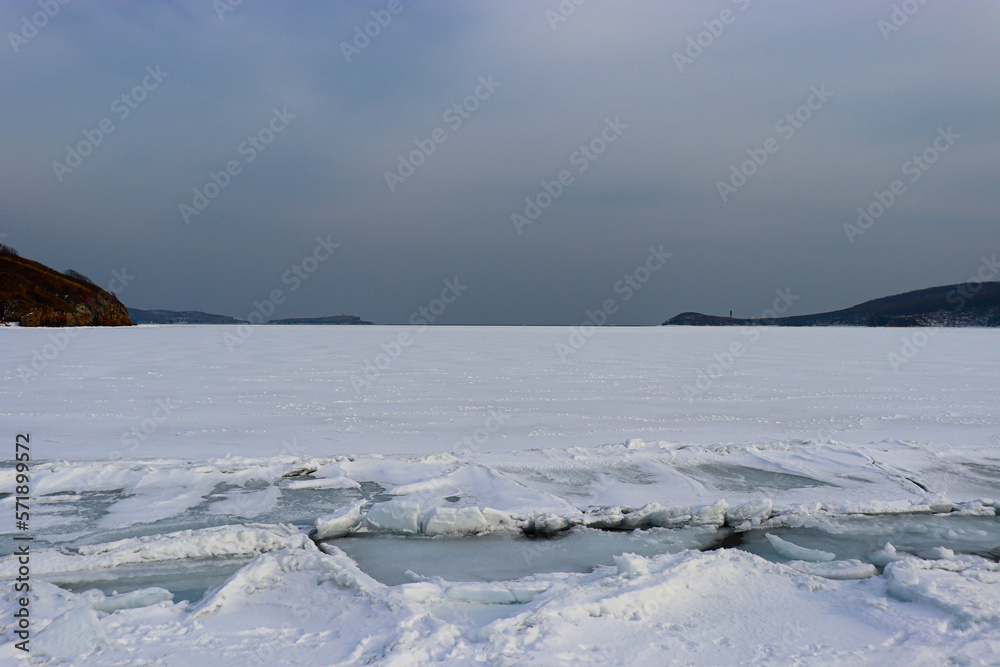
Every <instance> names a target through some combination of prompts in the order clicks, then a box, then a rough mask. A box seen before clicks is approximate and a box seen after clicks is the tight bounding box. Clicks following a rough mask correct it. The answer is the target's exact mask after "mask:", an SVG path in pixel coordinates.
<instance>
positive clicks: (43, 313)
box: [0, 243, 132, 327]
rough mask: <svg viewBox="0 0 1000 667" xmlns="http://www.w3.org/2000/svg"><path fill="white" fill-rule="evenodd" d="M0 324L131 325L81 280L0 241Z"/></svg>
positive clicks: (122, 311) (117, 304) (119, 308)
mask: <svg viewBox="0 0 1000 667" xmlns="http://www.w3.org/2000/svg"><path fill="white" fill-rule="evenodd" d="M0 322H2V323H4V324H8V323H14V322H16V323H18V324H20V325H21V326H22V327H75V326H103V327H118V326H131V325H132V321H131V320H130V319H129V316H128V309H126V308H125V305H124V304H122V302H121V301H119V300H118V297H116V296H115V295H114V294H112V293H111V292H109V291H107V290H105V289H101V288H100V287H98V286H97V285H95V284H94V282H93V281H92V280H91V279H90V278H88V277H87V276H85V275H83V274H82V273H79V272H78V271H73V270H72V269H67V270H66V271H64V272H62V273H60V272H59V271H56V270H54V269H50V268H49V267H47V266H45V265H44V264H40V263H39V262H35V261H33V260H30V259H25V258H24V257H21V256H20V255H19V254H18V252H17V251H16V250H15V249H14V248H11V247H10V246H8V245H5V244H3V243H0Z"/></svg>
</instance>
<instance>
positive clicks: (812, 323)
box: [663, 282, 1000, 327]
mask: <svg viewBox="0 0 1000 667" xmlns="http://www.w3.org/2000/svg"><path fill="white" fill-rule="evenodd" d="M663 324H664V325H674V326H677V325H686V326H715V327H719V326H777V327H927V326H939V327H1000V282H983V283H959V284H957V285H945V286H943V287H931V288H928V289H921V290H915V291H913V292H906V293H904V294H897V295H895V296H887V297H883V298H881V299H874V300H872V301H866V302H864V303H862V304H859V305H857V306H852V307H851V308H845V309H844V310H835V311H833V312H829V313H819V314H816V315H795V316H791V317H774V318H757V319H740V318H732V317H719V316H717V315H703V314H702V313H690V312H689V313H681V314H680V315H677V316H676V317H672V318H670V319H669V320H667V321H666V322H664V323H663Z"/></svg>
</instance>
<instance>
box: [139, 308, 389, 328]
mask: <svg viewBox="0 0 1000 667" xmlns="http://www.w3.org/2000/svg"><path fill="white" fill-rule="evenodd" d="M128 314H129V317H130V318H131V319H132V321H133V322H134V323H136V324H247V321H246V320H238V319H236V318H235V317H230V316H228V315H216V314H214V313H203V312H201V311H200V310H141V309H139V308H129V309H128ZM267 324H372V322H366V321H364V320H362V319H361V318H360V317H358V316H357V315H331V316H329V317H299V318H292V319H285V320H270V321H269V322H267Z"/></svg>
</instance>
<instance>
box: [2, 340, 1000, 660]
mask: <svg viewBox="0 0 1000 667" xmlns="http://www.w3.org/2000/svg"><path fill="white" fill-rule="evenodd" d="M403 329H404V328H400V327H266V326H265V327H253V328H252V335H251V336H250V337H249V338H246V339H245V340H244V342H243V343H242V344H241V345H240V346H239V347H238V348H237V349H236V350H235V351H234V352H232V353H230V352H229V351H228V350H227V347H226V345H225V342H224V340H223V335H224V334H225V333H227V332H228V329H227V328H225V327H210V326H202V327H197V326H173V327H139V328H134V329H131V330H118V329H85V330H80V331H79V333H78V334H77V335H76V336H75V337H73V338H71V339H70V344H69V345H68V346H67V347H66V349H63V350H60V351H59V352H58V354H57V355H56V356H55V357H54V358H52V359H47V360H46V361H47V363H46V364H45V366H44V367H42V368H34V367H32V359H33V357H34V354H33V353H34V351H35V350H40V349H41V348H42V347H43V346H44V345H45V344H46V343H48V342H49V341H48V338H47V332H46V331H45V330H40V329H28V328H19V327H11V328H6V329H2V330H0V373H2V374H3V383H2V385H0V414H2V416H3V424H4V426H5V433H7V435H6V436H4V437H5V438H6V439H7V440H8V441H10V442H13V434H14V433H18V432H30V433H31V434H32V456H33V459H34V461H33V464H32V487H33V493H32V495H33V501H32V502H33V507H32V524H31V525H32V531H33V533H34V536H35V541H34V543H33V547H32V548H33V553H32V561H31V563H32V576H33V591H32V593H33V596H34V597H33V601H32V605H33V622H34V625H33V633H34V634H33V640H32V641H33V654H34V655H36V656H37V658H38V660H41V661H43V662H42V663H40V664H45V662H44V661H46V660H49V661H51V662H52V664H57V661H59V660H64V661H66V662H67V663H69V664H88V665H91V664H93V665H105V664H106V665H112V664H141V663H143V662H144V661H145V662H147V663H148V664H154V663H156V661H158V660H166V662H165V664H213V665H217V666H219V667H224V666H226V665H246V664H304V663H305V664H308V663H310V662H311V663H315V664H344V665H347V664H359V663H361V664H393V665H417V664H432V663H435V662H440V663H443V664H483V663H486V664H498V665H503V664H601V665H634V664H650V665H661V664H672V663H677V664H687V663H701V664H720V663H733V662H764V663H806V664H852V665H853V664H888V663H902V662H912V663H913V664H946V663H948V662H949V661H951V662H954V663H959V664H962V663H964V664H981V663H989V662H990V661H991V660H994V659H995V658H994V657H993V656H995V655H996V654H997V652H1000V570H998V566H997V563H996V561H997V558H998V557H1000V522H998V520H997V518H996V508H997V506H998V505H997V502H996V500H995V499H998V498H1000V463H998V462H997V456H996V451H997V448H998V446H1000V409H998V406H1000V380H998V379H997V378H1000V345H997V342H998V336H1000V332H996V331H992V330H975V329H962V330H940V331H938V332H937V335H935V336H934V337H933V338H932V339H931V341H930V342H929V343H928V345H927V346H926V347H924V348H922V349H921V350H920V351H919V353H918V354H916V355H915V356H914V357H913V358H911V359H909V360H908V361H907V363H905V364H903V365H901V366H899V367H898V369H894V368H893V366H892V365H891V364H890V363H889V361H888V355H889V354H890V353H892V352H897V351H898V349H899V346H900V344H901V342H902V334H901V332H900V331H898V330H892V329H838V328H831V329H761V330H757V331H756V332H755V333H756V334H758V335H759V340H755V341H754V342H753V344H749V342H748V333H747V332H746V331H744V330H741V329H738V328H687V327H676V328H674V327H671V328H620V329H617V328H602V329H598V330H596V332H595V333H594V335H593V336H591V337H590V338H589V339H588V340H587V342H586V344H585V345H584V346H583V347H582V348H580V349H579V350H577V351H576V352H575V353H574V354H573V355H571V356H570V357H569V359H568V360H567V361H566V362H565V363H564V362H563V361H562V360H561V359H560V357H559V355H558V353H557V352H556V345H557V344H560V343H564V342H565V339H566V337H567V336H568V333H569V332H568V330H567V329H565V328H559V327H551V328H549V327H531V328H523V327H509V328H502V327H501V328H489V327H454V328H451V327H440V328H429V329H427V330H426V331H419V330H418V329H416V328H406V330H407V331H408V332H409V333H411V335H412V336H413V340H414V343H413V345H412V346H410V347H409V348H407V350H405V352H404V353H403V354H401V355H400V356H399V357H398V358H395V359H393V360H392V362H391V363H390V364H389V365H388V366H387V367H385V368H383V369H381V370H380V373H379V374H378V375H377V376H376V377H371V378H368V382H367V385H366V386H361V387H360V389H361V390H360V391H359V390H358V388H359V383H357V382H356V381H354V382H352V377H355V376H361V375H362V374H363V372H364V363H365V360H366V359H368V358H373V357H374V355H377V354H378V353H379V352H380V350H381V348H380V345H379V344H380V343H382V342H385V341H389V340H392V339H393V338H394V337H395V336H396V335H397V334H398V333H399V332H400V331H402V330H403ZM736 340H740V341H742V342H744V343H747V352H746V354H745V355H743V356H742V357H741V358H739V359H737V360H735V363H733V364H732V365H731V366H728V367H725V368H723V367H722V366H721V365H720V364H719V361H718V359H719V355H721V354H723V353H724V352H725V350H727V349H728V348H729V345H730V344H731V343H732V342H733V341H736ZM163 406H168V407H169V410H166V411H165V410H164V408H163ZM158 408H159V411H157V409H158ZM14 486H15V475H14V471H13V469H12V468H11V467H10V466H9V465H8V466H7V467H5V468H4V469H3V470H0V492H2V493H3V494H6V495H3V497H0V509H2V514H3V516H4V517H8V518H5V519H4V521H5V522H10V521H11V519H10V518H9V517H12V516H13V507H14V499H13V496H12V495H9V494H11V492H12V491H13V490H14ZM0 528H2V531H3V534H2V535H0V555H3V554H11V553H12V552H13V550H14V546H13V540H12V537H13V530H14V527H13V525H12V524H10V523H5V524H3V525H2V526H0ZM15 573H16V563H15V561H14V559H13V558H12V557H10V556H6V557H4V558H0V606H2V607H3V608H4V609H5V610H10V611H13V609H14V606H15V604H16V600H15V596H14V592H13V589H12V586H11V585H10V583H11V581H12V577H13V576H14V575H15ZM53 584H58V586H57V585H53ZM10 619H11V616H10V614H9V613H6V612H5V614H4V616H3V620H2V621H0V640H2V641H3V642H4V644H3V645H2V646H0V662H5V661H9V660H11V659H13V658H14V657H15V656H16V654H17V652H16V650H15V649H14V647H13V644H12V639H13V637H14V635H13V625H12V623H11V621H10ZM164 656H167V658H164Z"/></svg>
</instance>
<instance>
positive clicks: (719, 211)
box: [0, 0, 1000, 325]
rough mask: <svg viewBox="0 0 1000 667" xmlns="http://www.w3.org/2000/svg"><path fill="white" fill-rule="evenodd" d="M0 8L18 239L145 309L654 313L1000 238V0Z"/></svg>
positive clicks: (248, 0) (839, 286)
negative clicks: (956, 0)
mask: <svg viewBox="0 0 1000 667" xmlns="http://www.w3.org/2000/svg"><path fill="white" fill-rule="evenodd" d="M577 3H580V4H577ZM46 12H47V13H46ZM0 29H2V31H3V34H4V42H3V44H0V118H2V122H0V240H2V241H3V242H4V243H7V244H8V245H11V246H13V247H15V248H16V249H17V250H18V251H19V252H20V254H21V255H22V256H25V257H29V258H31V259H36V260H38V261H41V262H43V263H45V264H47V265H49V266H52V267H53V268H56V269H59V270H63V269H70V268H72V269H75V270H78V271H81V272H83V273H85V274H86V275H88V276H90V277H91V278H92V279H93V280H94V281H95V282H96V283H98V284H99V285H102V286H104V287H113V288H114V289H115V291H116V292H117V294H118V296H119V298H120V299H121V300H122V301H123V302H124V303H125V304H126V305H129V306H132V307H137V308H146V309H154V308H160V309H172V310H202V311H207V312H213V313H221V314H226V315H232V316H235V317H239V318H241V319H246V318H247V317H248V316H249V315H250V314H251V313H253V312H259V313H262V314H263V315H264V316H266V317H273V318H290V317H318V316H325V315H338V314H342V313H343V314H351V315H357V316H360V317H362V318H363V319H365V320H371V321H375V322H378V323H385V324H390V323H406V322H408V321H413V318H424V317H425V315H426V314H427V313H430V317H426V318H425V319H427V320H428V321H431V320H432V321H433V323H435V324H511V325H514V324H560V325H573V324H580V323H583V322H587V321H592V320H601V321H606V323H607V324H618V325H643V324H645V325H651V324H658V323H660V322H662V321H664V320H666V319H668V318H669V317H672V316H674V315H676V314H678V313H680V312H683V311H698V312H705V313H711V314H717V315H727V314H728V313H729V311H730V310H732V311H733V312H734V314H735V315H736V316H738V317H756V316H760V315H761V313H763V312H765V311H766V310H767V309H768V308H770V307H772V305H773V303H774V301H775V299H776V298H779V297H777V296H776V294H777V293H778V291H779V290H780V291H781V292H782V293H783V294H786V295H788V294H791V295H794V299H792V305H791V306H789V310H788V314H806V313H812V312H822V311H828V310H834V309H838V308H844V307H848V306H851V305H854V304H856V303H860V302H862V301H866V300H868V299H873V298H878V297H881V296H886V295H889V294H895V293H899V292H904V291H908V290H912V289H919V288H924V287H931V286H935V285H944V284H951V283H957V282H962V281H964V280H967V279H969V278H971V277H972V276H974V275H976V273H977V270H978V269H979V268H980V266H981V265H982V263H983V258H984V257H985V258H991V257H992V256H993V255H995V254H996V253H997V251H998V250H1000V248H998V246H1000V233H998V230H1000V226H998V217H997V214H998V212H1000V183H998V181H1000V170H998V168H997V167H998V163H1000V161H998V157H1000V115H998V113H997V110H998V109H1000V67H997V63H1000V39H998V33H1000V3H997V2H984V1H970V2H962V3H958V2H951V3H949V2H941V1H937V0H927V1H926V2H918V0H907V1H906V2H899V1H896V2H890V1H888V0H886V1H882V0H872V1H870V2H825V3H821V2H791V1H787V2H767V3H765V2H760V1H758V0H737V1H732V0H718V1H715V2H598V1H597V0H586V1H582V0H575V1H574V0H562V1H561V2H559V1H557V0H546V1H539V2H526V1H521V0H511V1H504V2H499V1H494V2H477V3H472V2H458V1H450V2H431V1H423V2H422V1H419V0H415V1H413V2H409V1H406V0H399V1H398V2H389V1H388V0H384V1H383V0H375V1H373V2H327V3H319V2H282V3H265V2H260V1H259V0H243V1H242V2H236V0H216V1H215V2H213V1H212V0H176V1H168V0H150V1H144V2H141V3H138V2H101V3H87V2H83V1H82V0H78V1H70V2H68V3H67V4H65V5H63V4H59V3H58V2H57V1H56V0H35V1H34V2H27V1H24V0H6V1H5V2H3V3H0ZM421 309H423V313H424V314H423V315H421Z"/></svg>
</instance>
